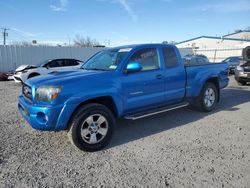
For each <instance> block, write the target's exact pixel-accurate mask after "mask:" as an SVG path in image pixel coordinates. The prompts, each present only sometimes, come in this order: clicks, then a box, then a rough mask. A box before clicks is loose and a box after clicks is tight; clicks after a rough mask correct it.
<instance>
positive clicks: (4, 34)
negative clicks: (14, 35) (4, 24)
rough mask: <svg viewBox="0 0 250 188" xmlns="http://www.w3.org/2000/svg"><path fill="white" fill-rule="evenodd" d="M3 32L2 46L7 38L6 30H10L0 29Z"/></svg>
mask: <svg viewBox="0 0 250 188" xmlns="http://www.w3.org/2000/svg"><path fill="white" fill-rule="evenodd" d="M1 29H2V30H3V45H5V44H6V37H7V36H8V33H7V30H10V29H8V28H1Z"/></svg>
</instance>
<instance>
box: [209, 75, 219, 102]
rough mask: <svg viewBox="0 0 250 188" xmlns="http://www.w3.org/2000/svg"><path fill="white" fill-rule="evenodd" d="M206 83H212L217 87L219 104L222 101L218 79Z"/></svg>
mask: <svg viewBox="0 0 250 188" xmlns="http://www.w3.org/2000/svg"><path fill="white" fill-rule="evenodd" d="M206 83H212V84H214V85H215V87H216V88H217V91H218V102H219V101H220V86H219V81H218V78H210V79H208V80H207V81H206Z"/></svg>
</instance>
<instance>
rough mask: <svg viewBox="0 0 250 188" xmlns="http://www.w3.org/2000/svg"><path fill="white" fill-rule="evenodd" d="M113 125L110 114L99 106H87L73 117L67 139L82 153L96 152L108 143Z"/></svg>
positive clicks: (81, 108)
mask: <svg viewBox="0 0 250 188" xmlns="http://www.w3.org/2000/svg"><path fill="white" fill-rule="evenodd" d="M114 125H115V118H114V116H113V114H112V112H111V111H110V110H109V109H108V108H107V107H105V106H104V105H101V104H87V105H84V106H82V107H80V109H79V110H78V111H77V112H76V113H75V114H74V115H73V117H72V119H71V122H70V125H69V126H70V128H69V130H68V137H69V139H70V141H71V143H72V144H73V145H75V146H76V147H77V148H79V149H80V150H84V151H90V152H93V151H98V150H101V149H102V148H104V147H105V146H106V145H107V144H108V143H109V141H110V139H111V136H112V133H113V129H114Z"/></svg>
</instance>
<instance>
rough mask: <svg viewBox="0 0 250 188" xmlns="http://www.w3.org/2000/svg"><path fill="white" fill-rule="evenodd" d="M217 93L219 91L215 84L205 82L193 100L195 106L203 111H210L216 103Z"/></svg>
mask: <svg viewBox="0 0 250 188" xmlns="http://www.w3.org/2000/svg"><path fill="white" fill-rule="evenodd" d="M218 95H219V92H218V89H217V87H216V86H215V84H213V83H210V82H207V83H206V84H205V85H204V87H203V88H202V90H201V93H200V95H199V96H198V97H197V99H196V100H195V107H196V108H197V109H198V110H199V111H203V112H210V111H212V110H213V109H214V108H215V107H216V105H217V103H218V97H219V96H218Z"/></svg>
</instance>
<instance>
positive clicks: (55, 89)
mask: <svg viewBox="0 0 250 188" xmlns="http://www.w3.org/2000/svg"><path fill="white" fill-rule="evenodd" d="M61 90H62V87H60V86H41V87H39V88H37V90H36V100H37V101H41V102H51V101H53V100H55V99H56V98H57V97H58V96H59V94H60V92H61Z"/></svg>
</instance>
